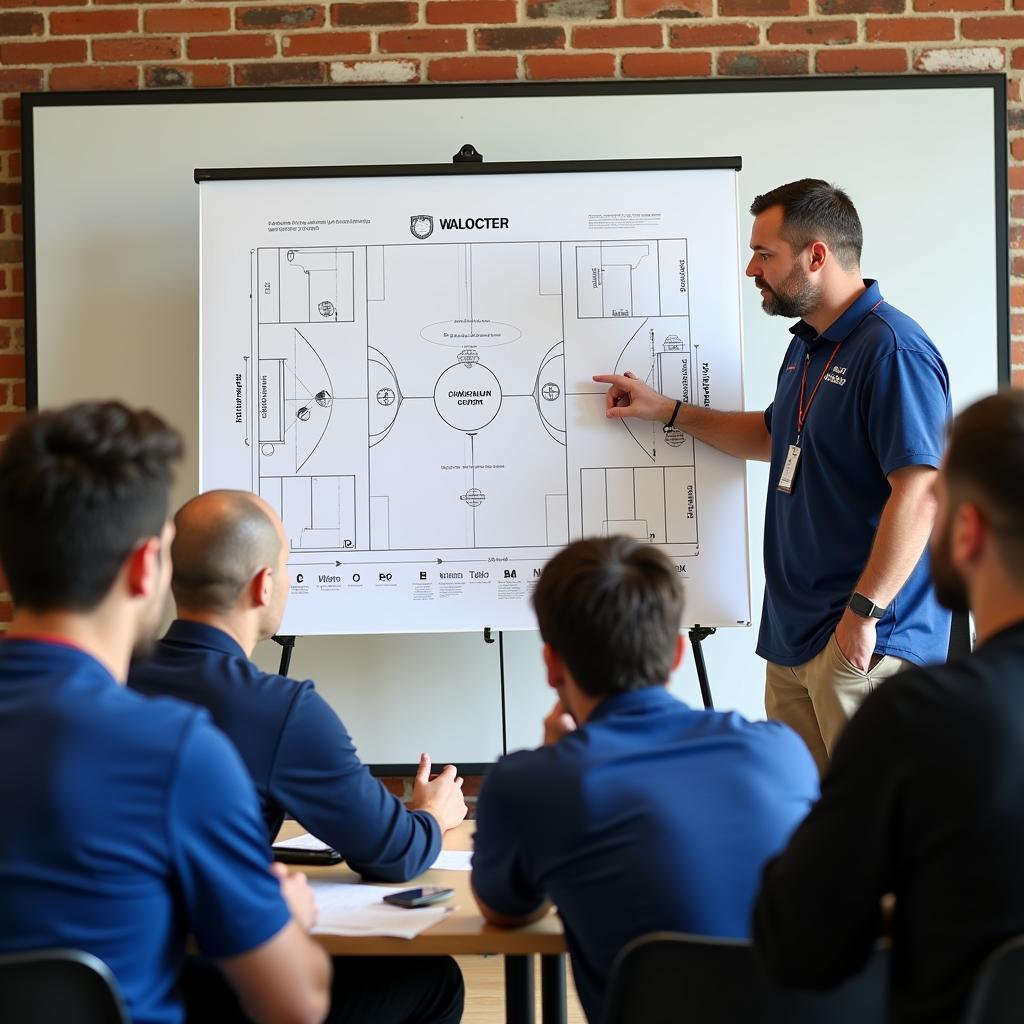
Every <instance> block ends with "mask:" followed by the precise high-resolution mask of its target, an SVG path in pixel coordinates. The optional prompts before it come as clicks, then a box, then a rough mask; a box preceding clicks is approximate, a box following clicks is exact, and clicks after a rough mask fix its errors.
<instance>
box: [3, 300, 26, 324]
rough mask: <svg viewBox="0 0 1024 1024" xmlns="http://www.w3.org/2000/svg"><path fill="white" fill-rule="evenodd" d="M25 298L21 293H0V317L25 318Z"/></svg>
mask: <svg viewBox="0 0 1024 1024" xmlns="http://www.w3.org/2000/svg"><path fill="white" fill-rule="evenodd" d="M24 318H25V299H24V297H23V296H20V295H13V296H12V295H0V319H3V320H23V319H24Z"/></svg>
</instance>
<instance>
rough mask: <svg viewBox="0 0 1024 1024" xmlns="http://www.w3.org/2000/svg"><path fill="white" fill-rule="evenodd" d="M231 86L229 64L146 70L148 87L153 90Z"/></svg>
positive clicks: (178, 65)
mask: <svg viewBox="0 0 1024 1024" xmlns="http://www.w3.org/2000/svg"><path fill="white" fill-rule="evenodd" d="M230 84H231V67H230V66H229V65H227V64H176V65H173V66H170V67H168V66H163V65H158V66H156V67H149V68H146V85H147V86H148V87H149V88H151V89H167V88H175V87H182V86H184V87H187V86H191V87H192V88H194V89H219V88H222V87H224V86H228V85H230Z"/></svg>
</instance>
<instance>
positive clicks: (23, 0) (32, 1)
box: [4, 0, 89, 9]
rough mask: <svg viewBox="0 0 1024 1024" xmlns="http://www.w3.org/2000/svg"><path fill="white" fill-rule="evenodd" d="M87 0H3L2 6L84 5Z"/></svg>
mask: <svg viewBox="0 0 1024 1024" xmlns="http://www.w3.org/2000/svg"><path fill="white" fill-rule="evenodd" d="M88 2H89V0H66V2H65V0H4V7H7V8H11V9H13V8H15V7H84V6H85V5H86V4H87V3H88Z"/></svg>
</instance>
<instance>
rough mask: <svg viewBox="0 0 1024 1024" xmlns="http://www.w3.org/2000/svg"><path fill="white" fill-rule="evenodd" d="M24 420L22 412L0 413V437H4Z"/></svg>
mask: <svg viewBox="0 0 1024 1024" xmlns="http://www.w3.org/2000/svg"><path fill="white" fill-rule="evenodd" d="M24 418H25V414H24V413H23V412H0V437H6V436H7V435H8V434H9V433H10V432H11V431H12V430H13V429H14V428H15V427H16V426H17V425H18V424H19V423H20V422H21V421H22V420H23V419H24Z"/></svg>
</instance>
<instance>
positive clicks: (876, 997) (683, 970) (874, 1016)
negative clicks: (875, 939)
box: [603, 932, 889, 1024]
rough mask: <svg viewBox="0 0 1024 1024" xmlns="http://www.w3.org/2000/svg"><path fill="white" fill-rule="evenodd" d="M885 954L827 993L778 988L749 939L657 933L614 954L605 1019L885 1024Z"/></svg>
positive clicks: (666, 1023)
mask: <svg viewBox="0 0 1024 1024" xmlns="http://www.w3.org/2000/svg"><path fill="white" fill-rule="evenodd" d="M888 989H889V958H888V953H886V952H884V951H882V950H879V951H878V952H876V953H875V954H874V956H873V957H872V958H871V960H870V961H869V962H868V965H867V966H866V967H865V969H864V970H863V971H862V972H861V973H860V974H858V975H857V976H856V977H854V978H850V979H849V980H847V981H845V982H844V983H843V984H842V985H840V986H838V987H837V988H835V989H832V990H831V991H828V992H806V991H802V990H796V989H781V988H776V987H775V986H774V985H773V984H772V983H771V982H770V981H768V979H767V978H766V977H765V976H764V975H763V974H762V972H761V969H760V967H759V966H758V964H757V962H756V960H755V959H754V952H753V947H752V946H751V944H750V943H749V942H746V941H740V940H735V939H710V938H707V937H706V936H702V935H680V934H676V933H673V932H655V933H654V934H651V935H642V936H640V938H638V939H634V940H633V941H632V942H630V943H629V944H628V945H627V946H625V947H624V948H623V950H622V951H621V952H620V953H619V955H618V957H616V960H615V966H614V967H613V969H612V977H611V982H610V984H609V986H608V995H607V998H606V999H605V1006H604V1017H603V1024H883V1022H885V1021H886V1020H887V1019H888V1012H889V1011H888Z"/></svg>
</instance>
